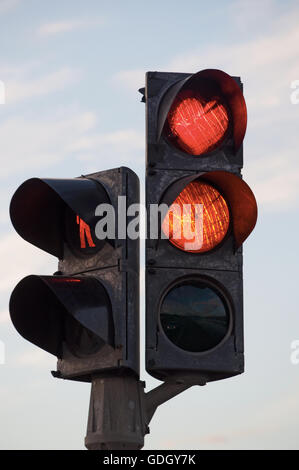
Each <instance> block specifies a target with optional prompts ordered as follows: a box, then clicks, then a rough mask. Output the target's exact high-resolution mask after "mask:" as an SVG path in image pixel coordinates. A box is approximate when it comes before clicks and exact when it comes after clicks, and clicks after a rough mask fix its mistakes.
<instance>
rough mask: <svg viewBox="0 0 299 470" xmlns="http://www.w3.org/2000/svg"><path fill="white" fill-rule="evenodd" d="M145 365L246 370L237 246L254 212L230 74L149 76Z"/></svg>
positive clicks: (205, 375) (216, 374)
mask: <svg viewBox="0 0 299 470" xmlns="http://www.w3.org/2000/svg"><path fill="white" fill-rule="evenodd" d="M140 91H141V93H143V94H144V99H143V101H145V102H146V122H147V124H146V127H147V137H146V146H147V165H146V207H147V212H148V213H150V216H149V217H148V226H147V241H146V368H147V371H148V372H149V373H150V374H151V375H152V376H154V377H156V378H158V379H161V380H165V379H166V378H167V379H168V380H169V379H171V378H172V377H175V378H176V379H177V380H179V381H180V382H183V381H185V382H186V383H187V382H190V383H191V382H192V383H196V382H197V381H198V383H203V382H208V381H212V380H219V379H224V378H227V377H231V376H234V375H237V374H240V373H242V372H243V371H244V342H243V279H242V262H243V258H242V244H243V242H244V241H245V239H246V238H247V237H248V236H249V234H250V232H251V231H252V230H253V228H254V226H255V223H256V218H257V206H256V201H255V197H254V195H253V193H252V191H251V189H250V188H249V186H248V185H247V184H246V183H245V182H244V181H243V179H242V177H241V168H242V166H243V145H242V142H243V139H244V135H245V131H246V122H247V114H246V104H245V100H244V97H243V92H242V84H241V81H240V79H239V78H238V77H231V76H230V75H228V74H226V73H225V72H222V71H220V70H214V69H207V70H202V71H200V72H198V73H195V74H184V73H166V72H148V73H147V75H146V86H145V89H142V90H140Z"/></svg>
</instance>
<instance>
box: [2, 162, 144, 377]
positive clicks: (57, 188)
mask: <svg viewBox="0 0 299 470" xmlns="http://www.w3.org/2000/svg"><path fill="white" fill-rule="evenodd" d="M39 182H40V184H41V185H42V186H44V185H46V186H48V189H42V191H41V194H45V200H46V201H47V204H46V207H45V210H46V211H48V214H50V215H51V216H52V217H54V219H55V218H56V216H57V218H56V220H52V223H50V224H49V228H51V227H54V228H53V230H54V229H55V231H56V232H55V233H54V232H53V235H52V237H49V236H47V235H44V234H46V233H48V230H43V229H42V228H40V227H39V228H38V229H36V231H35V232H34V230H33V232H34V233H32V230H31V229H30V230H29V229H27V225H26V198H25V199H24V198H23V199H22V198H21V197H19V196H20V195H22V196H24V194H25V195H26V194H27V193H28V194H31V196H30V197H31V198H32V191H31V190H30V186H28V188H27V187H26V184H28V185H30V184H34V185H38V184H39ZM22 186H23V188H24V189H22ZM22 186H21V187H20V188H19V189H18V190H17V192H16V194H15V196H14V198H13V200H12V204H11V218H12V221H13V224H14V226H15V228H16V230H17V231H18V232H19V233H20V235H21V236H23V238H25V239H26V240H27V241H30V242H31V243H33V244H35V245H37V246H38V247H40V248H42V249H46V251H49V253H51V254H53V255H55V256H58V257H59V258H60V260H59V267H58V272H57V273H55V275H54V276H52V277H50V276H29V278H30V279H29V280H28V281H27V290H26V291H25V289H23V291H22V284H21V283H22V282H23V281H26V279H28V278H25V280H23V281H21V283H19V285H18V286H17V287H16V288H15V291H14V292H13V294H12V297H11V305H10V310H11V316H12V319H13V322H14V324H15V326H16V328H17V329H18V331H19V332H20V333H21V334H22V333H23V336H24V337H25V338H26V339H29V340H30V341H31V339H32V338H33V339H34V340H33V341H32V342H33V343H35V344H37V345H38V346H39V347H42V348H43V349H46V350H48V351H49V352H52V353H53V351H51V350H50V349H49V347H48V348H47V347H43V346H42V340H41V338H40V337H39V331H38V329H37V330H36V331H35V330H34V326H32V327H30V328H29V329H28V327H27V326H26V327H25V326H24V321H25V320H24V319H23V318H22V314H24V312H22V307H21V303H22V302H21V299H22V298H23V296H24V297H25V296H27V297H28V295H30V292H29V290H28V288H30V289H31V294H32V296H33V299H34V288H35V287H36V286H37V282H40V281H42V282H44V283H46V284H47V285H48V286H50V288H51V291H52V295H53V293H54V296H56V297H58V299H59V300H60V301H61V302H62V303H63V306H64V308H65V310H66V311H67V313H69V314H70V315H73V316H74V318H76V319H77V320H78V319H79V321H80V318H84V299H86V300H88V292H90V295H93V292H94V291H93V289H98V292H99V295H102V297H103V293H104V291H105V296H106V295H107V299H109V301H108V303H109V304H110V305H109V308H108V307H107V308H108V310H109V311H111V315H112V317H113V318H112V320H111V321H112V323H113V325H114V329H113V341H112V340H109V341H106V343H107V344H104V346H103V347H101V348H100V349H99V350H98V351H97V352H95V353H94V354H89V355H85V356H82V357H77V356H76V355H74V354H73V353H72V352H71V351H70V349H69V348H68V346H67V343H66V341H62V344H61V345H60V349H59V351H60V352H59V355H58V353H57V354H56V355H57V356H58V363H57V371H56V372H53V375H54V376H56V377H60V378H64V379H72V380H80V381H91V380H92V377H93V376H95V375H97V374H99V373H102V372H107V371H108V372H109V371H112V370H113V371H119V372H120V373H121V371H123V370H126V371H127V372H130V371H131V373H132V374H135V375H136V376H137V377H139V237H137V238H136V239H135V240H131V239H130V238H129V237H128V236H126V235H125V236H124V237H120V238H118V236H117V234H118V217H117V215H118V196H126V198H127V199H126V208H125V209H127V208H128V207H129V206H130V205H131V204H135V203H139V179H138V177H137V175H136V174H135V173H134V172H133V171H131V170H130V169H129V168H126V167H121V168H116V169H112V170H107V171H102V172H97V173H93V174H90V175H85V176H84V177H79V178H74V179H72V180H71V179H70V180H38V179H33V180H28V182H25V183H23V185H22ZM98 190H99V192H98ZM18 191H19V194H18ZM21 191H23V193H21ZM49 192H50V193H49ZM49 194H50V195H49ZM33 196H34V195H33ZM36 196H37V194H36V195H35V198H36ZM97 198H98V200H97ZM45 200H43V198H42V197H41V200H40V201H39V202H38V203H36V204H37V205H38V204H39V205H42V204H43V202H45ZM100 202H104V203H111V204H112V206H113V207H114V208H115V214H116V217H115V228H116V230H115V232H116V239H115V240H104V242H103V243H102V245H101V249H99V251H97V252H96V253H94V254H91V255H88V256H85V255H82V254H81V255H80V253H77V252H76V251H74V249H73V248H72V247H71V246H70V244H69V243H68V241H67V240H66V238H65V233H64V230H65V229H64V228H63V221H62V219H61V214H62V213H64V212H63V211H64V208H65V206H68V207H70V209H71V210H72V211H73V212H74V214H78V215H79V216H80V217H82V219H83V220H84V221H85V222H92V223H94V222H95V220H96V219H95V218H94V211H95V208H96V206H97V205H98V204H99V203H100ZM54 206H55V207H54ZM27 207H28V206H27ZM53 207H54V208H53ZM29 212H30V214H31V215H30V218H31V222H32V225H33V226H34V222H35V225H38V222H39V221H38V220H34V217H35V216H34V206H33V207H31V210H30V211H29V210H28V214H29ZM38 212H39V213H40V207H39V209H38ZM122 212H123V213H122V216H123V217H124V218H125V224H126V225H125V226H126V227H127V225H128V223H129V221H130V220H131V219H133V218H134V217H128V215H127V213H126V211H122ZM124 212H125V213H124ZM59 220H60V221H61V224H62V225H60V229H58V232H57V228H55V224H56V223H57V224H58V223H59ZM47 223H48V222H46V219H45V220H44V221H43V224H44V225H45V224H47ZM43 224H42V225H43ZM40 226H41V225H40ZM44 237H46V239H47V242H44V241H43V240H44ZM47 237H48V238H47ZM51 240H52V242H53V244H52V245H51ZM60 279H61V281H63V280H64V279H66V281H67V280H68V279H69V282H78V283H79V282H80V280H83V281H84V280H85V279H86V280H89V285H90V291H89V290H88V289H89V288H88V283H86V282H83V283H81V284H82V285H85V284H86V285H87V288H85V292H83V290H82V289H81V291H82V292H81V291H79V294H78V295H77V299H78V302H79V304H78V303H77V300H76V292H75V291H72V289H71V288H70V287H72V288H74V286H70V287H69V286H66V287H65V288H64V290H63V289H62V290H61V286H59V280H60ZM92 280H96V281H97V282H96V283H94V282H91V281H92ZM30 282H31V285H30ZM24 285H25V284H24ZM56 286H59V287H60V291H61V292H60V291H59V289H58V287H56ZM96 286H98V288H97V287H96ZM103 289H104V291H103ZM101 292H102V294H101ZM84 295H85V297H84ZM82 299H83V300H82ZM91 300H92V299H91ZM74 302H75V304H74ZM88 304H90V301H89V302H88V301H86V316H87V323H86V322H85V325H84V322H83V323H82V322H81V323H82V324H83V325H84V326H86V324H87V326H88V327H89V330H90V331H94V332H96V331H97V330H100V331H103V335H102V336H104V337H105V334H106V338H111V331H112V330H111V325H110V323H111V322H109V324H108V323H107V322H108V320H107V318H105V317H103V322H105V323H107V324H106V325H103V327H102V328H99V327H97V329H96V324H98V320H97V321H96V323H94V322H95V320H94V319H93V318H94V317H93V315H94V311H95V306H94V305H92V304H91V305H88ZM75 307H76V308H75ZM87 307H88V308H89V310H88V308H87ZM41 310H42V309H41ZM76 311H78V312H79V313H78V314H77V313H75V312H76ZM98 311H99V312H101V310H98ZM88 312H91V314H90V317H88V315H89V313H88ZM106 312H107V309H106ZM40 315H43V311H41V312H40ZM105 316H106V317H107V313H105ZM55 328H56V330H55ZM55 328H54V330H52V332H53V331H54V333H55V331H56V334H60V333H61V328H62V327H61V326H58V325H57V327H55ZM107 328H109V331H110V333H109V334H108V330H107ZM24 333H25V334H24ZM62 337H63V336H62ZM109 343H110V344H109Z"/></svg>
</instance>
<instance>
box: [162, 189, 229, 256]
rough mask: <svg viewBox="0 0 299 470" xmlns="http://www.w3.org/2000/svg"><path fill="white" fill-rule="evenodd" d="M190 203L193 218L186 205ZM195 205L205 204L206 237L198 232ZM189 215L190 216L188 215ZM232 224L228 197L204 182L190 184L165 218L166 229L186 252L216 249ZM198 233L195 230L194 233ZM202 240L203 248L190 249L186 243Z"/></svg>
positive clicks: (203, 228)
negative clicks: (230, 222)
mask: <svg viewBox="0 0 299 470" xmlns="http://www.w3.org/2000/svg"><path fill="white" fill-rule="evenodd" d="M186 204H190V207H191V211H189V220H186V213H185V214H184V212H183V208H184V205H186ZM195 204H202V205H203V224H202V230H203V233H202V236H201V234H198V233H196V232H195V206H194V205H195ZM187 216H188V215H187ZM228 227H229V210H228V207H227V203H226V201H225V199H224V198H223V197H222V196H221V194H220V193H219V192H218V191H217V189H215V188H214V187H213V186H211V185H209V184H207V183H205V182H203V181H199V180H198V181H194V182H192V183H189V184H188V185H187V186H186V187H185V188H184V189H183V191H182V192H181V193H180V194H179V195H178V197H177V198H176V199H175V201H174V202H173V204H172V205H171V206H170V208H169V211H168V213H167V215H166V217H165V219H164V220H163V223H162V230H163V232H164V234H166V235H167V228H168V229H169V232H168V233H169V241H170V242H171V243H172V244H173V245H174V246H176V247H177V248H179V249H180V250H183V251H192V252H195V253H203V252H206V251H210V250H212V249H213V248H215V247H216V246H217V245H218V244H219V243H220V242H221V241H222V240H223V238H224V237H225V235H226V233H227V231H228ZM194 232H195V233H194ZM190 242H192V243H195V244H196V243H198V246H200V245H201V248H200V249H195V250H188V249H187V250H186V248H185V246H186V243H190Z"/></svg>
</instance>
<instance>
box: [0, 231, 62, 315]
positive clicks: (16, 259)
mask: <svg viewBox="0 0 299 470" xmlns="http://www.w3.org/2000/svg"><path fill="white" fill-rule="evenodd" d="M0 258H1V262H2V265H3V266H5V270H2V271H1V272H0V292H2V294H3V293H8V292H10V291H12V290H13V288H14V287H15V286H16V284H17V283H18V282H19V281H20V280H21V279H22V278H23V277H25V276H27V275H29V274H43V273H44V274H45V273H46V274H49V273H51V272H54V271H55V270H56V269H57V260H56V259H55V258H54V257H52V256H51V255H49V254H47V253H45V252H43V251H42V250H39V249H38V248H35V247H34V246H33V245H30V244H29V243H27V242H25V241H24V240H23V239H22V238H21V237H20V236H19V235H18V234H17V233H11V234H8V235H6V236H3V237H2V238H1V239H0ZM6 318H7V316H6V313H5V312H2V313H1V316H0V321H1V319H2V321H3V322H5V319H6Z"/></svg>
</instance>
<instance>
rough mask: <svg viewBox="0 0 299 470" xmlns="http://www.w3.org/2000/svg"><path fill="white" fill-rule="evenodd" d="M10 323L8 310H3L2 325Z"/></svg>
mask: <svg viewBox="0 0 299 470" xmlns="http://www.w3.org/2000/svg"><path fill="white" fill-rule="evenodd" d="M9 321H10V317H9V313H8V310H3V311H2V312H0V325H1V324H4V323H8V322H9Z"/></svg>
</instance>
